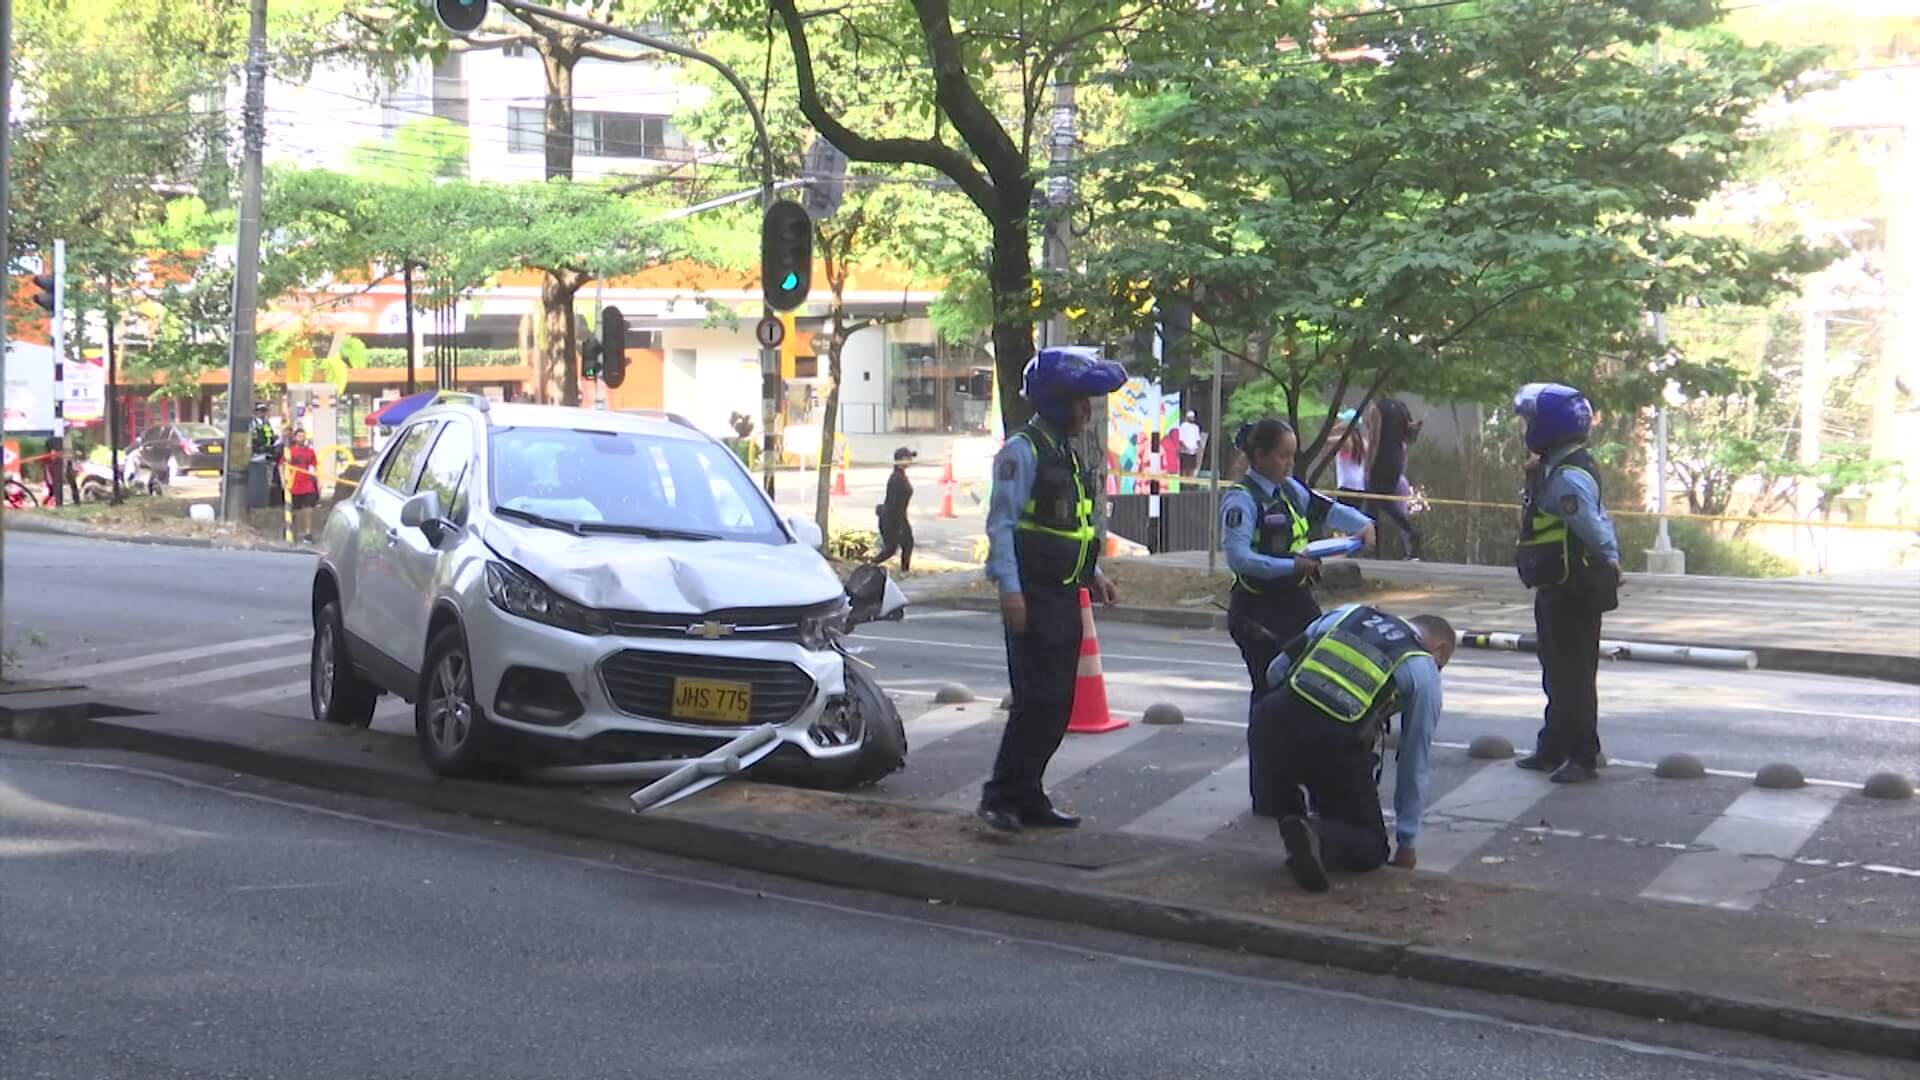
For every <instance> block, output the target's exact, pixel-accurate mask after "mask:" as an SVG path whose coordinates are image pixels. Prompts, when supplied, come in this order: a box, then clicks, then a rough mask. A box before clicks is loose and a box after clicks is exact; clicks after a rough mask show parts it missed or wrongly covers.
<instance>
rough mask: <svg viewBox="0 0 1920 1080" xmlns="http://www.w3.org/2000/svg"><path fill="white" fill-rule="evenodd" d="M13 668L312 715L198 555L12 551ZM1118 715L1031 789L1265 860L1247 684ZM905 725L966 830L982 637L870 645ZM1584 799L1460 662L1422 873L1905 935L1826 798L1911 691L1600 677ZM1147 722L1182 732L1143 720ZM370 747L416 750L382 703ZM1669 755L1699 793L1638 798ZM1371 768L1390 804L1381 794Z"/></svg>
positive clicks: (1476, 673)
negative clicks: (398, 742)
mask: <svg viewBox="0 0 1920 1080" xmlns="http://www.w3.org/2000/svg"><path fill="white" fill-rule="evenodd" d="M7 556H8V557H7V560H6V563H7V568H6V570H7V626H8V630H9V633H10V647H11V648H13V649H14V651H15V654H16V656H17V658H18V661H19V665H20V667H21V669H22V670H24V671H25V672H26V673H27V674H29V675H33V674H43V675H61V676H65V677H73V678H78V679H81V680H83V681H85V682H87V683H89V684H92V685H96V686H99V687H102V688H103V689H113V690H125V691H129V692H139V693H158V694H162V695H171V696H175V697H181V698H184V699H190V700H195V701H200V702H212V703H216V704H221V705H226V706H230V707H235V708H242V709H258V710H261V711H268V712H276V713H281V714H285V715H304V714H305V711H306V708H307V706H306V702H305V694H306V665H307V654H308V644H307V641H308V634H309V628H308V625H307V616H306V610H307V608H306V589H307V586H308V582H309V579H310V574H311V566H312V560H311V558H310V557H307V556H293V555H276V554H269V553H258V552H225V551H205V550H192V549H180V548H165V547H144V546H136V545H127V544H114V543H103V542H96V541H82V540H75V539H70V538H54V537H47V536H36V535H24V534H17V533H16V534H14V535H12V536H10V537H9V541H8V551H7ZM1100 637H1101V646H1102V659H1103V664H1104V667H1105V671H1106V688H1107V693H1108V695H1109V698H1110V700H1111V702H1112V704H1113V707H1114V710H1115V711H1116V712H1117V713H1119V714H1121V715H1122V716H1125V717H1129V718H1131V719H1133V720H1134V721H1135V722H1134V723H1133V724H1131V725H1130V726H1129V727H1127V728H1125V729H1123V730H1121V731H1119V732H1115V733H1111V734H1106V735H1089V736H1078V735H1076V736H1070V737H1069V739H1068V740H1067V743H1066V745H1065V746H1064V747H1063V749H1062V751H1061V754H1060V755H1059V756H1058V757H1056V759H1055V761H1054V765H1053V768H1052V769H1051V770H1050V772H1049V777H1048V780H1049V785H1050V787H1051V788H1052V790H1053V791H1054V793H1055V795H1056V797H1057V798H1058V799H1059V800H1060V801H1061V802H1062V803H1063V804H1065V805H1068V806H1071V807H1073V808H1075V809H1077V810H1080V811H1082V812H1084V813H1086V814H1087V815H1088V816H1089V819H1090V821H1091V822H1092V824H1094V825H1095V826H1098V827H1102V828H1109V829H1121V830H1127V831H1133V832H1140V833H1147V834H1152V835H1158V836H1169V837H1174V838H1178V839H1183V840H1188V841H1192V842H1197V843H1207V844H1214V845H1225V846H1236V847H1240V848H1250V849H1254V850H1257V851H1260V852H1264V853H1271V852H1272V851H1273V847H1274V845H1273V834H1272V828H1271V825H1270V824H1268V823H1266V822H1262V821H1258V820H1256V819H1253V818H1251V817H1249V816H1247V814H1246V813H1245V811H1246V808H1247V799H1246V788H1247V781H1246V774H1245V737H1244V721H1245V713H1246V690H1245V686H1246V681H1245V680H1246V674H1245V670H1244V667H1243V666H1242V665H1241V662H1240V660H1239V656H1238V654H1237V652H1236V651H1235V650H1234V649H1233V646H1232V644H1231V643H1230V642H1229V641H1227V640H1226V638H1225V635H1223V634H1215V633H1207V632H1196V631H1175V630H1168V629H1164V628H1156V627H1147V626H1139V625H1134V624H1126V623H1119V622H1107V623H1105V624H1103V625H1102V626H1101V628H1100ZM859 642H860V644H861V646H862V648H863V649H864V650H865V653H864V656H863V659H865V660H867V661H869V662H871V663H873V664H874V665H875V666H876V667H877V669H878V671H879V673H880V678H881V681H882V682H883V684H885V685H886V686H887V687H888V688H889V689H890V690H891V691H893V692H894V693H895V694H896V695H897V696H898V699H899V700H900V702H901V705H902V707H903V711H905V712H906V714H907V716H908V734H909V741H910V743H911V745H912V757H911V760H910V762H909V767H908V769H907V770H906V771H904V772H902V773H900V774H897V775H895V776H893V777H890V778H889V779H888V780H887V781H886V782H885V783H884V784H883V785H882V787H881V788H880V789H879V791H880V793H881V794H882V795H884V796H886V797H890V798H895V799H900V800H903V801H910V802H917V803H933V804H939V805H945V806H949V807H951V808H954V809H968V808H970V807H971V805H972V803H973V801H975V800H976V799H977V797H978V785H979V782H980V781H981V780H982V779H983V774H984V771H985V769H986V767H987V765H988V763H989V762H990V761H991V759H992V755H993V747H994V743H995V741H996V739H997V737H998V727H999V723H998V717H997V715H996V714H995V713H993V711H992V710H991V708H990V707H975V708H974V709H973V710H971V711H970V712H966V713H959V712H956V711H954V710H935V709H934V708H933V704H932V697H933V693H934V691H935V690H936V689H937V688H938V687H939V686H941V685H942V684H944V683H949V682H959V683H964V684H966V685H968V686H970V687H972V688H973V689H974V690H975V691H976V692H977V693H978V694H979V695H980V696H981V697H982V698H983V699H985V701H986V702H987V703H989V706H990V704H991V703H992V702H996V701H998V700H999V698H1000V696H1001V695H1002V694H1003V693H1004V692H1005V689H1006V677H1005V666H1004V650H1003V646H1002V644H1001V642H1000V637H999V630H998V626H997V623H996V621H995V620H994V618H993V617H991V616H987V615H979V614H971V613H961V612H946V611H932V610H919V611H914V612H911V613H910V614H909V616H908V618H907V620H906V621H904V622H902V623H898V624H889V625H885V626H879V627H870V628H866V629H865V630H863V632H862V633H861V634H860V636H859ZM1601 696H1602V704H1603V718H1602V736H1603V739H1604V741H1605V746H1606V751H1607V753H1608V754H1609V755H1610V757H1612V758H1613V759H1614V761H1615V762H1616V764H1615V765H1613V766H1612V767H1610V768H1608V769H1607V770H1605V772H1604V773H1603V782H1602V783H1600V784H1596V785H1590V786H1583V787H1579V788H1561V787H1555V786H1553V785H1548V784H1546V783H1545V781H1544V779H1543V778H1540V777H1538V776H1535V775H1534V774H1527V773H1521V772H1520V771H1519V770H1515V769H1513V768H1512V766H1511V764H1510V763H1509V762H1505V761H1496V762H1492V763H1487V762H1482V761H1475V760H1473V759H1471V758H1469V757H1468V755H1467V754H1466V753H1465V752H1464V750H1465V746H1466V744H1467V743H1468V742H1470V741H1471V740H1472V739H1474V738H1475V737H1477V736H1480V735H1484V734H1498V735H1502V736H1505V737H1506V738H1507V739H1509V740H1510V741H1511V742H1512V743H1514V744H1515V745H1516V746H1520V747H1524V746H1526V745H1528V744H1529V743H1530V742H1531V740H1532V735H1533V732H1534V730H1535V728H1536V727H1537V726H1538V723H1539V720H1538V717H1539V708H1540V703H1541V697H1540V693H1539V689H1538V676H1537V668H1536V667H1534V664H1533V661H1532V660H1531V658H1529V657H1525V656H1517V655H1512V654H1502V653H1482V652H1473V651H1468V652H1464V653H1462V654H1461V655H1460V656H1459V657H1458V658H1456V660H1455V662H1454V664H1453V665H1451V666H1450V667H1449V668H1448V670H1447V709H1446V713H1445V716H1444V718H1443V720H1442V723H1441V727H1440V730H1439V733H1438V740H1439V742H1440V744H1441V745H1440V746H1439V748H1438V749H1437V750H1436V753H1435V757H1434V769H1435V776H1434V784H1433V791H1432V793H1431V799H1430V808H1429V812H1428V821H1427V831H1426V833H1425V835H1424V836H1423V838H1422V840H1421V844H1420V849H1421V862H1422V866H1423V867H1426V868H1428V869H1432V870H1437V871H1441V872H1444V873H1449V874H1452V875H1455V876H1459V877H1465V878H1470V879H1480V880H1489V881H1499V882H1506V883H1517V884H1529V885H1540V886H1545V887H1550V888H1557V889H1573V890H1578V891H1584V892H1594V893H1600V894H1605V895H1628V896H1633V895H1639V896H1648V897H1656V898H1661V899H1667V900H1674V901H1678V902H1686V903H1699V904H1710V905H1714V906H1720V907H1729V908H1734V909H1742V908H1756V907H1757V908H1762V909H1768V910H1776V911H1781V912H1786V913H1790V914H1794V915H1799V916H1803V917H1806V918H1809V919H1820V920H1826V921H1829V922H1833V923H1836V924H1844V925H1856V926H1864V927H1874V928H1887V929H1895V930H1902V929H1904V930H1910V929H1911V927H1912V926H1914V925H1916V924H1920V801H1915V800H1909V801H1907V802H1904V803H1898V802H1885V801H1879V800H1869V799H1865V798H1863V797H1862V796H1861V795H1860V794H1859V793H1858V792H1857V791H1856V790H1852V789H1849V788H1847V787H1846V786H1844V785H1847V784H1858V783H1859V782H1860V781H1861V780H1863V779H1864V778H1865V777H1866V776H1867V775H1868V774H1870V773H1872V772H1874V771H1877V770H1881V769H1892V770H1897V771H1900V772H1903V773H1905V774H1907V775H1909V776H1916V775H1920V690H1916V688H1914V687H1911V686H1901V685H1895V684H1886V683H1875V682H1869V681H1863V680H1854V679H1841V678H1829V677H1821V676H1812V675H1801V674H1789V673H1775V672H1726V671H1715V670H1709V669H1702V668H1691V667H1674V666H1664V665H1653V664H1641V663H1619V664H1610V665H1608V666H1606V667H1605V668H1603V669H1602V676H1601ZM1156 701H1172V702H1174V703H1177V704H1179V705H1180V706H1181V707H1182V708H1183V709H1184V710H1185V711H1186V713H1187V717H1188V719H1187V722H1186V723H1185V724H1183V725H1181V726H1179V727H1174V728H1154V727H1147V726H1144V725H1142V724H1140V723H1139V722H1138V718H1139V717H1140V715H1141V713H1142V711H1144V709H1145V708H1146V707H1147V706H1148V705H1149V704H1152V703H1154V702H1156ZM376 726H378V727H380V728H381V729H383V730H386V731H389V732H392V733H394V734H396V735H403V734H407V733H409V732H410V731H411V728H412V722H411V714H410V710H409V709H408V708H407V707H406V706H405V705H404V703H401V702H397V701H392V702H388V703H386V704H384V705H383V706H382V709H381V712H380V713H378V714H377V718H376ZM1679 750H1684V751H1688V752H1691V753H1694V754H1697V755H1698V756H1700V757H1701V758H1702V759H1703V760H1704V761H1705V763H1706V764H1707V765H1708V766H1709V767H1710V768H1712V769H1715V770H1717V771H1718V775H1712V776H1709V777H1707V778H1706V779H1703V780H1698V781H1690V782H1675V781H1664V780H1656V779H1655V778H1654V777H1653V775H1652V773H1651V771H1650V769H1649V768H1648V767H1646V766H1647V765H1648V764H1649V763H1651V762H1654V761H1656V760H1658V759H1659V758H1660V757H1661V756H1662V755H1664V754H1666V753H1669V752H1672V751H1679ZM1774 761H1785V762H1790V763H1792V764H1795V765H1797V766H1798V767H1799V768H1800V769H1801V770H1802V771H1803V772H1804V773H1805V774H1806V775H1807V776H1808V777H1809V778H1812V779H1813V780H1815V781H1830V783H1818V782H1816V783H1814V784H1812V785H1810V786H1809V787H1807V788H1805V789H1802V790H1801V791H1798V792H1756V791H1754V789H1753V788H1752V786H1751V783H1750V778H1749V777H1748V776H1746V775H1744V774H1746V773H1750V772H1751V771H1753V770H1755V769H1757V768H1759V767H1760V766H1762V765H1765V764H1767V763H1769V762H1774ZM1391 783H1392V770H1391V769H1389V770H1387V779H1386V781H1385V786H1389V787H1390V786H1391Z"/></svg>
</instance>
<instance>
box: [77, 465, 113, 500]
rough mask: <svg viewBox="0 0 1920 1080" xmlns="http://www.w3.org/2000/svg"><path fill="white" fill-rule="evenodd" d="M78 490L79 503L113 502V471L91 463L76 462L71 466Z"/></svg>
mask: <svg viewBox="0 0 1920 1080" xmlns="http://www.w3.org/2000/svg"><path fill="white" fill-rule="evenodd" d="M69 467H70V468H71V469H72V470H73V476H74V481H75V482H76V483H77V484H78V485H79V488H80V501H81V502H111V501H113V470H112V469H109V468H108V467H107V466H105V465H101V464H99V463H97V462H92V461H76V462H74V463H73V464H72V465H71V466H69Z"/></svg>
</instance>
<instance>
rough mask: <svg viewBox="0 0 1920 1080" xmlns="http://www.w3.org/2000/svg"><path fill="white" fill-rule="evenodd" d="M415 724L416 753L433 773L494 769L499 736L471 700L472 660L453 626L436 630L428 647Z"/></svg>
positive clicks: (463, 637) (471, 774) (476, 772)
mask: <svg viewBox="0 0 1920 1080" xmlns="http://www.w3.org/2000/svg"><path fill="white" fill-rule="evenodd" d="M413 728H414V734H415V735H416V736H418V738H419V740H420V755H421V756H422V757H423V758H425V759H426V762H427V768H429V769H432V770H433V771H434V773H435V774H436V775H438V776H447V777H477V776H485V775H487V774H489V773H492V772H494V771H495V770H496V767H497V764H498V763H497V760H496V750H497V745H496V744H497V743H498V742H499V734H498V731H497V729H495V728H494V726H493V725H492V723H490V722H489V721H488V720H487V718H486V715H485V714H484V713H483V712H481V710H480V706H479V705H478V704H476V703H475V701H474V699H473V658H472V656H471V655H470V654H469V653H468V652H467V638H466V635H465V634H463V633H461V632H460V628H459V627H457V626H449V627H447V628H446V629H444V630H442V631H440V632H439V633H438V634H435V635H434V636H433V640H432V641H431V642H429V643H428V645H427V663H426V674H424V675H423V676H422V677H421V680H420V694H419V697H418V698H417V699H416V700H415V704H414V707H413Z"/></svg>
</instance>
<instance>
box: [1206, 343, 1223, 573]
mask: <svg viewBox="0 0 1920 1080" xmlns="http://www.w3.org/2000/svg"><path fill="white" fill-rule="evenodd" d="M1226 377H1227V354H1226V353H1224V352H1221V351H1220V350H1218V349H1216V350H1214V353H1213V416H1212V418H1211V419H1210V420H1209V421H1208V424H1209V426H1210V427H1212V428H1213V432H1212V434H1210V435H1208V436H1207V453H1208V455H1209V456H1210V457H1211V459H1212V460H1211V461H1209V462H1208V464H1209V465H1211V466H1212V468H1211V469H1209V470H1208V471H1207V477H1208V483H1207V489H1208V491H1209V492H1210V493H1211V498H1212V502H1213V510H1212V512H1211V513H1209V514H1208V515H1207V576H1208V577H1212V576H1213V573H1214V571H1215V570H1217V569H1219V567H1220V472H1221V467H1220V392H1221V390H1220V384H1221V382H1223V381H1224V380H1225V379H1226Z"/></svg>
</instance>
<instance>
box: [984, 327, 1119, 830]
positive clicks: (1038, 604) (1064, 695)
mask: <svg viewBox="0 0 1920 1080" xmlns="http://www.w3.org/2000/svg"><path fill="white" fill-rule="evenodd" d="M1126 381H1127V371H1126V369H1125V368H1123V367H1121V366H1120V365H1119V364H1116V363H1114V362H1112V361H1110V360H1102V359H1100V353H1099V350H1097V349H1082V348H1062V349H1041V350H1040V354H1039V355H1038V356H1036V357H1034V358H1033V360H1032V361H1031V362H1029V363H1028V364H1027V370H1026V378H1025V382H1024V385H1023V387H1022V394H1023V396H1025V397H1026V399H1027V400H1028V401H1029V402H1031V403H1032V405H1033V409H1034V414H1035V415H1034V418H1033V420H1032V421H1031V422H1029V423H1028V424H1027V426H1026V427H1024V428H1021V429H1020V430H1019V431H1017V432H1014V434H1013V436H1012V437H1011V438H1009V439H1008V440H1007V442H1006V445H1004V446H1002V447H1001V448H1000V453H999V454H997V455H995V456H994V459H993V494H992V496H991V500H990V504H989V507H988V510H987V577H988V578H989V579H990V580H992V581H993V583H994V584H995V585H996V586H998V587H999V591H1000V617H1001V621H1002V623H1003V624H1004V628H1005V631H1006V641H1007V680H1008V682H1009V683H1011V684H1012V687H1013V701H1012V703H1011V707H1010V708H1008V710H1007V726H1006V730H1005V731H1004V732H1002V733H1001V736H1000V750H999V753H998V754H996V755H995V757H994V760H993V773H992V777H991V778H990V779H989V780H988V781H987V784H986V789H985V790H984V791H982V792H981V793H980V808H979V810H978V811H977V813H978V814H979V817H980V819H981V820H983V821H985V822H986V823H987V825H988V826H989V827H990V828H993V829H995V830H997V831H1000V832H1019V831H1020V830H1021V829H1023V828H1033V827H1040V828H1059V829H1070V828H1073V827H1074V826H1076V825H1078V824H1080V819H1079V818H1078V817H1076V816H1075V815H1073V814H1069V813H1066V812H1065V811H1063V810H1061V809H1060V808H1059V807H1056V806H1054V805H1053V800H1052V799H1050V798H1048V796H1047V793H1046V790H1045V789H1044V788H1043V787H1042V786H1041V778H1042V777H1043V776H1044V775H1045V774H1046V770H1047V762H1048V761H1051V760H1052V759H1053V754H1054V751H1056V750H1058V749H1059V748H1060V740H1061V739H1062V738H1064V737H1065V736H1066V733H1067V724H1068V723H1069V722H1070V721H1071V720H1072V718H1073V695H1074V689H1075V683H1076V682H1077V680H1078V677H1079V671H1080V637H1081V626H1080V590H1081V589H1083V588H1084V589H1086V590H1087V591H1088V592H1089V593H1091V594H1092V596H1093V598H1094V599H1096V600H1098V601H1099V602H1100V603H1101V604H1104V605H1109V606H1111V605H1112V604H1113V603H1114V602H1115V601H1116V600H1117V599H1118V598H1119V594H1118V592H1117V591H1116V590H1115V589H1114V587H1113V582H1111V581H1109V580H1107V577H1106V575H1105V574H1102V573H1101V572H1100V569H1099V560H1100V533H1099V530H1098V529H1096V528H1095V527H1094V522H1093V500H1094V499H1095V498H1096V497H1097V496H1099V494H1100V491H1099V489H1098V488H1096V487H1095V486H1094V478H1093V476H1092V474H1091V473H1090V472H1088V470H1087V468H1086V466H1085V465H1084V464H1083V463H1082V462H1081V460H1080V455H1079V453H1078V452H1076V451H1075V450H1074V448H1073V443H1072V441H1071V440H1072V439H1073V437H1074V436H1076V435H1079V434H1080V433H1081V432H1083V431H1085V430H1086V427H1087V423H1088V422H1089V421H1090V420H1092V419H1093V403H1094V400H1095V399H1101V398H1105V397H1106V396H1107V395H1108V394H1111V393H1113V392H1114V391H1116V390H1118V389H1120V388H1121V387H1122V386H1124V385H1126Z"/></svg>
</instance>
